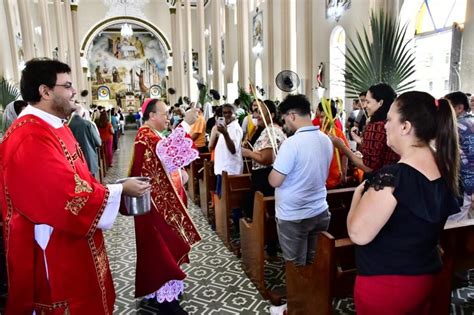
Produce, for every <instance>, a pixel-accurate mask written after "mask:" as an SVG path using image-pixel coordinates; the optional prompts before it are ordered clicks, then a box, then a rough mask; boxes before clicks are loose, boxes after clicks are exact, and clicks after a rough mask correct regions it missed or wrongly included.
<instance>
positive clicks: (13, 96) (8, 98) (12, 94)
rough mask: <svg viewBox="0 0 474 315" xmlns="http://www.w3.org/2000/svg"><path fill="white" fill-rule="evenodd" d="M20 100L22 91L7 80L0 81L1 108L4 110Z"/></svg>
mask: <svg viewBox="0 0 474 315" xmlns="http://www.w3.org/2000/svg"><path fill="white" fill-rule="evenodd" d="M18 98H20V91H19V90H18V89H17V88H16V87H15V86H14V85H12V84H10V83H9V82H8V81H7V80H5V78H2V79H1V80H0V106H1V108H2V109H5V107H6V106H7V105H8V104H9V103H11V102H13V101H14V100H17V99H18Z"/></svg>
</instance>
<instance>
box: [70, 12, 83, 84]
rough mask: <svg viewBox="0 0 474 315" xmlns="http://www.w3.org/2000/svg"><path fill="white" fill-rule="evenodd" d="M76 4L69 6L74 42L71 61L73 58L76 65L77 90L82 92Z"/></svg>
mask: <svg viewBox="0 0 474 315" xmlns="http://www.w3.org/2000/svg"><path fill="white" fill-rule="evenodd" d="M77 7H78V5H77V3H76V4H71V21H72V35H73V41H74V50H73V53H72V54H71V59H72V58H74V60H75V64H76V71H77V89H78V90H79V91H81V90H84V77H83V75H82V73H83V70H82V64H81V52H80V46H81V43H80V42H79V30H78V22H77Z"/></svg>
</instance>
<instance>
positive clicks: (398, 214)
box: [347, 92, 459, 315]
mask: <svg viewBox="0 0 474 315" xmlns="http://www.w3.org/2000/svg"><path fill="white" fill-rule="evenodd" d="M385 130H386V135H387V145H388V146H389V147H390V148H392V149H393V150H394V151H395V152H396V153H397V154H399V155H400V157H401V158H400V161H399V162H398V163H397V164H394V165H390V166H386V167H384V168H382V169H380V170H378V171H376V172H374V174H373V176H372V178H371V180H370V181H369V180H368V181H366V182H365V183H364V184H362V185H360V186H359V187H358V188H357V189H356V191H355V192H354V197H353V199H352V204H351V209H350V211H349V214H348V217H347V230H348V233H349V236H350V238H351V240H352V241H353V242H354V243H356V244H357V245H358V246H356V264H357V273H358V275H357V278H356V284H355V288H354V299H355V304H356V311H357V314H360V315H367V314H433V310H432V309H431V302H432V300H433V288H434V285H435V276H436V274H437V273H438V272H440V271H441V258H440V255H439V252H438V250H437V245H438V242H439V238H440V234H441V231H442V230H443V227H444V224H445V223H446V220H447V218H448V216H449V215H451V214H453V213H456V212H458V211H459V206H458V203H457V200H456V197H457V196H458V194H459V192H458V175H459V146H458V135H457V127H456V120H455V116H454V112H453V110H452V108H451V106H450V105H449V104H448V102H447V101H446V100H435V99H434V98H433V97H432V96H431V95H429V94H428V93H424V92H407V93H404V94H402V95H400V96H399V97H398V98H397V99H396V100H395V102H394V103H393V104H392V106H391V108H390V111H389V112H388V116H387V122H386V124H385ZM432 143H435V145H436V148H433V147H432V146H431V144H432Z"/></svg>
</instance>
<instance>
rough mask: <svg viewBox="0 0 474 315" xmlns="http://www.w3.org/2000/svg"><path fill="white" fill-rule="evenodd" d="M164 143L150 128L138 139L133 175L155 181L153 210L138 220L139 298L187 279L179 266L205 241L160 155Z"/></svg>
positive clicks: (136, 233)
mask: <svg viewBox="0 0 474 315" xmlns="http://www.w3.org/2000/svg"><path fill="white" fill-rule="evenodd" d="M160 140H161V139H160V137H159V136H158V135H157V134H156V133H155V132H154V131H153V130H152V129H151V128H150V127H148V126H143V127H141V128H140V130H139V131H138V134H137V137H136V138H135V147H134V157H133V161H132V168H131V172H130V175H131V176H146V177H149V178H151V200H152V205H151V207H152V210H151V211H150V212H149V213H147V214H145V215H142V216H137V217H135V235H136V242H137V264H136V268H137V270H136V278H135V296H136V297H140V296H145V295H148V294H151V293H154V292H156V291H158V290H159V289H160V288H161V287H162V286H163V285H164V284H165V283H166V282H168V281H170V280H182V279H184V278H185V277H186V275H185V274H184V272H183V271H182V270H181V268H180V267H179V265H181V264H182V263H184V262H188V261H189V259H188V256H187V255H188V253H189V251H190V249H191V246H192V245H193V244H195V243H197V242H198V241H199V240H200V239H201V237H200V236H199V233H198V232H197V230H196V228H195V226H194V224H193V222H192V220H191V218H190V217H189V215H188V213H187V210H186V207H185V205H184V204H183V201H182V200H181V199H180V197H179V194H178V192H177V190H176V188H175V187H174V185H173V182H172V180H171V178H170V176H168V174H167V173H166V171H165V169H164V167H163V165H162V163H161V161H160V160H159V159H158V157H157V155H156V152H155V151H156V145H157V144H158V141H160Z"/></svg>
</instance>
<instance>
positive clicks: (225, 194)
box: [214, 171, 251, 252]
mask: <svg viewBox="0 0 474 315" xmlns="http://www.w3.org/2000/svg"><path fill="white" fill-rule="evenodd" d="M250 185H251V181H250V174H243V175H227V172H225V171H224V172H222V189H221V198H219V197H217V196H216V202H215V205H214V206H215V217H216V232H217V235H219V237H220V238H221V239H222V242H223V243H224V245H226V246H227V247H228V248H229V249H230V250H231V251H234V252H235V251H236V248H234V247H233V246H232V244H231V236H230V232H231V224H230V216H231V213H232V209H235V208H242V202H243V200H244V199H245V197H246V194H247V193H248V192H249V191H250Z"/></svg>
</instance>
